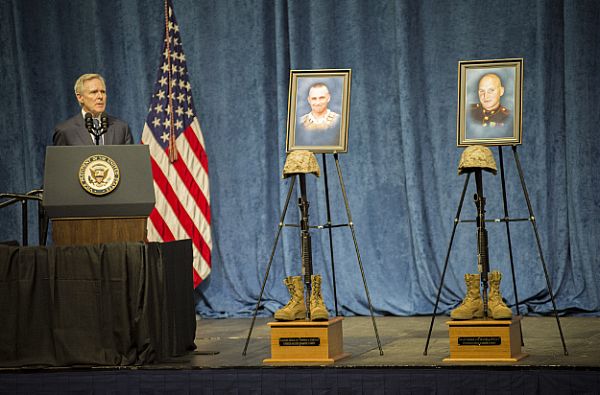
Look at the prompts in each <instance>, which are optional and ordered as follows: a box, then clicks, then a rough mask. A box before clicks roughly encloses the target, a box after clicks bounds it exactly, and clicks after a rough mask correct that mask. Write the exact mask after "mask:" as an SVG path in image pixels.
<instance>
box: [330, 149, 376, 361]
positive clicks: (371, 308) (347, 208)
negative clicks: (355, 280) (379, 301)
mask: <svg viewBox="0 0 600 395" xmlns="http://www.w3.org/2000/svg"><path fill="white" fill-rule="evenodd" d="M333 158H334V159H335V166H336V168H337V172H338V177H339V179H340V187H341V189H342V196H343V197H344V204H345V205H346V215H347V216H348V226H349V227H350V231H351V232H352V241H354V250H355V251H356V258H357V260H358V267H359V268H360V274H361V276H362V280H363V285H364V286H365V294H366V295H367V302H368V303H369V311H370V312H371V321H372V322H373V330H374V331H375V338H376V339H377V347H378V348H379V355H383V349H382V348H381V341H380V340H379V332H378V331H377V324H376V323H375V316H374V315H373V304H372V303H371V295H370V294H369V287H368V286H367V278H366V277H365V270H364V268H363V264H362V260H361V259H360V252H359V250H358V242H357V240H356V233H355V232H354V223H353V222H352V214H351V213H350V205H349V204H348V196H347V195H346V187H345V186H344V180H343V178H342V169H341V168H340V162H339V160H338V154H337V153H335V154H333Z"/></svg>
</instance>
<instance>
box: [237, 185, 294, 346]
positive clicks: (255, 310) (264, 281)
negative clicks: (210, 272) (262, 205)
mask: <svg viewBox="0 0 600 395" xmlns="http://www.w3.org/2000/svg"><path fill="white" fill-rule="evenodd" d="M295 182H296V175H295V174H294V175H292V177H291V179H290V188H289V189H288V193H287V197H286V198H285V205H284V206H283V211H282V212H281V217H279V228H278V229H277V235H276V236H275V241H274V242H273V248H272V249H271V256H270V257H269V263H268V264H267V270H266V272H265V277H264V279H263V282H262V285H261V287H260V293H259V295H258V300H257V301H256V307H255V308H254V313H253V314H252V323H251V324H250V330H249V331H248V337H247V338H246V344H245V345H244V351H242V355H243V356H246V351H247V350H248V344H249V343H250V336H252V330H253V329H254V323H255V321H256V314H257V313H258V308H259V307H260V302H261V300H262V296H263V292H264V291H265V285H266V284H267V279H268V278H269V271H270V270H271V263H273V257H274V256H275V250H276V249H277V242H278V241H279V236H280V235H281V229H282V228H283V221H284V220H285V214H286V213H287V209H288V205H289V204H290V198H291V197H292V191H293V190H294V184H295Z"/></svg>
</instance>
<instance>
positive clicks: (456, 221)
mask: <svg viewBox="0 0 600 395" xmlns="http://www.w3.org/2000/svg"><path fill="white" fill-rule="evenodd" d="M512 151H513V157H514V159H515V164H516V166H517V171H518V173H519V179H520V181H521V188H522V189H523V195H524V196H525V201H526V202H527V209H528V210H529V218H510V217H509V214H508V204H507V199H506V184H505V181H504V160H503V156H502V146H498V156H499V159H500V178H501V184H502V201H503V206H504V217H503V218H498V219H491V220H486V222H504V223H505V224H506V236H507V239H508V252H509V258H510V268H511V273H512V280H513V289H514V293H515V305H516V308H517V314H519V297H518V295H517V285H516V278H515V265H514V261H513V253H512V242H511V237H510V227H509V223H510V222H515V221H529V222H531V225H532V227H533V232H534V234H535V239H536V244H537V249H538V254H539V257H540V261H541V263H542V268H543V269H544V275H545V277H546V286H547V289H548V293H549V294H550V300H551V301H552V310H553V312H554V317H555V318H556V324H557V326H558V331H559V333H560V340H561V342H562V346H563V351H564V355H569V353H568V351H567V345H566V344H565V339H564V336H563V332H562V328H561V326H560V319H559V318H558V312H557V309H556V303H555V301H554V293H553V292H552V286H551V284H550V276H549V275H548V269H547V267H546V261H545V260H544V254H543V251H542V244H541V241H540V236H539V233H538V229H537V224H536V222H535V216H534V215H533V208H532V206H531V201H530V199H529V193H528V192H527V186H526V185H525V177H524V175H523V169H522V167H521V162H520V160H519V155H518V153H517V146H516V145H513V146H512ZM470 176H471V173H467V177H466V179H465V185H464V186H463V190H462V193H461V196H460V200H459V203H458V209H457V210H456V215H455V217H454V226H453V227H452V233H451V235H450V241H449V243H448V249H447V251H446V258H445V261H444V268H443V270H442V277H441V279H440V285H439V287H438V291H437V296H436V299H435V306H434V308H433V313H432V315H431V323H430V325H429V332H428V334H427V342H426V343H425V350H424V351H423V355H427V349H428V347H429V340H430V339H431V331H432V330H433V323H434V321H435V315H436V313H437V308H438V304H439V301H440V295H441V292H442V287H443V286H444V277H445V276H446V269H447V268H448V261H449V258H450V251H451V250H452V243H453V242H454V235H455V233H456V227H457V226H458V224H459V223H460V222H475V220H462V221H461V220H460V213H461V210H462V206H463V202H464V199H465V193H466V191H467V185H468V183H469V179H470ZM519 325H520V322H519ZM521 345H523V338H522V336H521Z"/></svg>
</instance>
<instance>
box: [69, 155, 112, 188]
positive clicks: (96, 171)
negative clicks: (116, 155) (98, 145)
mask: <svg viewBox="0 0 600 395" xmlns="http://www.w3.org/2000/svg"><path fill="white" fill-rule="evenodd" d="M120 177H121V176H120V172H119V167H118V166H117V163H116V162H115V161H114V160H112V159H111V158H109V157H108V156H106V155H101V154H96V155H92V156H90V157H89V158H87V159H86V160H84V161H83V163H82V164H81V167H80V168H79V183H80V184H81V187H82V188H83V189H85V191H86V192H88V193H91V194H92V195H97V196H101V195H106V194H108V193H111V192H112V191H113V190H114V189H115V188H116V187H117V185H118V184H119V180H120Z"/></svg>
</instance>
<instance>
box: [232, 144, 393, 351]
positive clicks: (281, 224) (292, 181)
mask: <svg viewBox="0 0 600 395" xmlns="http://www.w3.org/2000/svg"><path fill="white" fill-rule="evenodd" d="M333 158H334V160H335V165H336V169H337V174H338V178H339V181H340V188H341V190H342V197H343V199H344V205H345V208H346V215H347V217H348V223H346V224H337V225H332V223H331V210H330V204H329V186H328V181H327V160H326V154H322V159H323V175H324V177H323V180H324V183H325V198H326V207H327V223H326V224H325V225H320V226H310V228H316V229H327V230H328V233H329V251H330V256H331V271H332V277H333V292H334V300H335V314H336V316H337V315H338V306H337V292H336V282H335V264H334V258H333V237H332V229H333V228H337V227H343V226H347V227H349V228H350V231H351V233H352V241H353V242H354V249H355V251H356V258H357V262H358V266H359V269H360V273H361V276H362V281H363V285H364V288H365V295H366V297H367V302H368V304H369V312H370V314H371V321H372V323H373V330H374V332H375V338H376V340H377V347H378V349H379V355H383V349H382V347H381V341H380V339H379V332H378V331H377V324H376V323H375V316H374V315H373V305H372V303H371V296H370V293H369V288H368V286H367V279H366V277H365V271H364V268H363V264H362V259H361V257H360V251H359V250H358V242H357V239H356V233H355V231H354V223H353V222H352V214H351V213H350V205H349V204H348V196H347V195H346V187H345V186H344V180H343V178H342V169H341V167H340V163H339V158H338V154H337V153H334V154H333ZM303 177H304V174H300V178H301V180H300V183H301V187H302V186H303V185H302V184H303V180H302V178H303ZM295 181H296V175H295V174H294V175H292V176H291V179H290V181H289V183H290V186H289V189H288V193H287V196H286V199H285V204H284V206H283V210H282V212H281V216H280V218H279V227H278V229H277V234H276V235H275V241H274V242H273V247H272V248H271V255H270V257H269V262H268V264H267V269H266V272H265V276H264V278H263V282H262V285H261V287H260V293H259V295H258V300H257V302H256V306H255V308H254V312H253V314H252V322H251V324H250V329H249V331H248V337H247V338H246V344H245V345H244V350H243V351H242V355H244V356H245V355H246V351H247V350H248V344H249V343H250V337H251V336H252V331H253V329H254V324H255V322H256V315H257V313H258V309H259V308H260V302H261V300H262V296H263V293H264V290H265V285H266V283H267V279H268V277H269V272H270V270H271V264H272V263H273V257H274V256H275V250H276V249H277V244H278V241H279V237H280V235H281V230H282V229H283V227H284V226H291V227H300V225H299V224H293V225H287V224H285V223H284V220H285V215H286V213H287V209H288V206H289V203H290V199H291V196H292V192H293V190H294V184H295ZM302 192H303V194H305V192H304V191H302Z"/></svg>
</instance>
